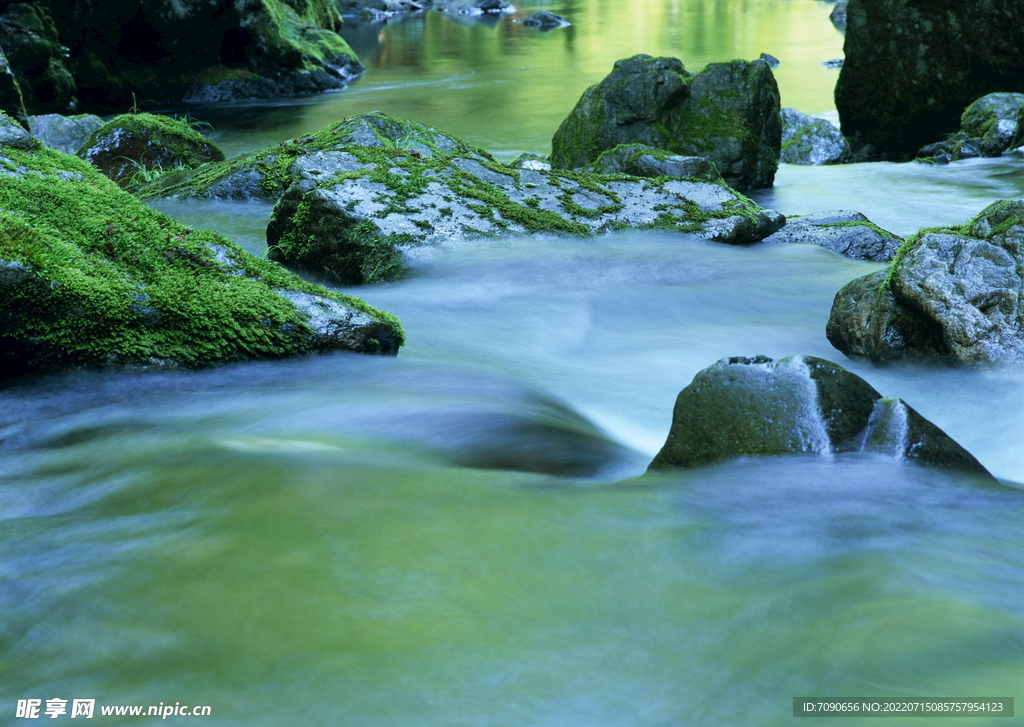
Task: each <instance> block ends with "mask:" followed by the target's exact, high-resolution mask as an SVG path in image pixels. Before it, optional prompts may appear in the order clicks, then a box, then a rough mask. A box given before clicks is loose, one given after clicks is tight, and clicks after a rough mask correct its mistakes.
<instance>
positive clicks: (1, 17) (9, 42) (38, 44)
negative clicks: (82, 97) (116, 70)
mask: <svg viewBox="0 0 1024 727" xmlns="http://www.w3.org/2000/svg"><path fill="white" fill-rule="evenodd" d="M0 6H2V4H0ZM0 48H3V53H4V54H5V55H6V56H7V61H8V62H9V63H10V67H11V69H12V70H13V72H14V74H15V77H16V78H17V81H18V85H19V87H20V89H21V95H22V99H23V101H24V104H25V107H26V108H27V109H30V110H31V112H32V113H37V114H38V113H68V112H72V113H73V112H74V111H75V109H76V107H77V104H78V100H77V99H76V98H75V81H74V79H73V78H72V76H71V73H70V72H69V71H68V69H67V67H66V65H65V59H66V58H67V55H68V49H67V48H65V47H64V46H63V45H62V44H61V41H60V38H58V36H57V28H56V26H55V25H54V22H53V20H52V19H51V18H50V15H49V14H48V13H47V11H46V8H45V4H44V3H18V2H16V3H10V4H7V5H6V7H4V8H3V10H2V12H0Z"/></svg>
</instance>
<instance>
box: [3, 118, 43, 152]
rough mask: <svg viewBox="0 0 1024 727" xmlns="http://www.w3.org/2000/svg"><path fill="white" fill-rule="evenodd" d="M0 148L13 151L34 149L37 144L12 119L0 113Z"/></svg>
mask: <svg viewBox="0 0 1024 727" xmlns="http://www.w3.org/2000/svg"><path fill="white" fill-rule="evenodd" d="M0 146H9V147H12V148H14V149H34V148H36V147H37V146H39V142H38V141H36V139H35V138H34V137H33V136H32V135H31V134H30V133H28V132H27V131H25V129H23V128H22V126H21V124H19V123H18V122H17V121H15V120H14V119H13V118H11V117H10V116H8V115H7V114H5V113H4V112H3V111H0Z"/></svg>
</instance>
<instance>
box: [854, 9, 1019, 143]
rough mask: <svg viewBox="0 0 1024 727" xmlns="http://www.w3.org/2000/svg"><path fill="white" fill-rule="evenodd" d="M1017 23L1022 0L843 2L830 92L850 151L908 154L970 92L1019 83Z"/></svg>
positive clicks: (953, 126)
mask: <svg viewBox="0 0 1024 727" xmlns="http://www.w3.org/2000/svg"><path fill="white" fill-rule="evenodd" d="M1021 27H1024V3H1020V2H993V1H992V0H929V1H928V2H921V1H920V0H854V2H851V3H850V4H849V7H848V9H847V20H846V41H845V44H844V46H843V50H844V53H845V57H846V62H845V63H844V65H843V67H842V70H841V72H840V74H839V80H838V82H837V84H836V91H835V100H836V109H837V110H838V111H839V118H840V121H841V122H842V131H843V135H844V136H846V137H847V138H848V139H850V141H851V144H852V145H853V146H854V147H855V149H854V151H855V153H860V154H861V155H863V156H865V157H868V158H874V159H889V160H890V161H904V160H908V159H911V158H913V157H914V155H915V154H916V152H917V151H918V150H919V149H920V148H921V147H922V146H924V145H925V144H929V143H931V142H934V141H935V140H937V139H942V138H943V137H944V136H945V135H946V134H950V133H953V132H955V131H956V130H957V128H958V127H959V125H960V117H961V114H962V113H963V110H964V108H965V107H967V105H968V104H970V103H971V102H973V101H974V100H975V99H978V98H980V97H982V96H984V95H986V94H989V93H994V92H1018V93H1020V92H1024V73H1021V68H1024V43H1022V42H1021V33H1020V28H1021ZM862 147H863V149H862Z"/></svg>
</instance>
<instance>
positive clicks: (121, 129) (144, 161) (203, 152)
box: [78, 114, 224, 187]
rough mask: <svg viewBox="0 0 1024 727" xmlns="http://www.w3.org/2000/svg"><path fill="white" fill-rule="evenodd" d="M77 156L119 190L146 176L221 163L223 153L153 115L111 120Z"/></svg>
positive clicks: (187, 130)
mask: <svg viewBox="0 0 1024 727" xmlns="http://www.w3.org/2000/svg"><path fill="white" fill-rule="evenodd" d="M78 156H80V157H81V158H82V159H85V160H86V161H87V162H89V163H90V164H92V165H93V166H94V167H96V168H97V169H99V170H100V171H101V172H103V174H105V175H106V176H107V177H109V178H110V179H113V180H114V181H115V182H117V183H118V184H120V185H121V186H122V187H127V186H130V185H132V184H136V183H139V182H140V181H141V180H144V179H145V178H146V176H147V173H152V172H158V173H159V172H163V171H167V170H171V169H180V168H185V169H192V168H195V167H199V166H202V165H203V164H209V163H210V162H218V161H223V160H224V152H222V151H221V150H220V149H219V148H218V147H217V146H216V145H214V144H213V143H211V142H210V141H209V140H207V139H206V137H204V136H203V135H202V134H200V133H199V132H198V131H195V130H194V129H193V128H192V127H190V126H189V125H188V124H186V123H185V122H184V121H181V120H179V119H174V118H171V117H169V116H157V115H156V114H122V115H120V116H117V117H115V118H114V119H112V120H110V121H108V122H107V123H106V124H104V125H103V126H101V127H100V128H98V129H96V130H95V131H93V132H92V134H91V135H90V136H89V138H88V139H87V140H86V141H85V143H84V144H83V145H82V147H81V149H79V151H78Z"/></svg>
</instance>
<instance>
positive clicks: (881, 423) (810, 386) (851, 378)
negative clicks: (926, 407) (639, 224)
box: [649, 356, 992, 478]
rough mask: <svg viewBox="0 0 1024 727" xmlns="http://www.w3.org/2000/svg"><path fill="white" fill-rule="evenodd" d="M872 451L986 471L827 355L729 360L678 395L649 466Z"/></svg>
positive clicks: (978, 472) (920, 419)
mask: <svg viewBox="0 0 1024 727" xmlns="http://www.w3.org/2000/svg"><path fill="white" fill-rule="evenodd" d="M837 452H873V453H877V454H882V455H888V456H891V457H896V458H898V459H907V460H910V461H913V462H916V463H919V464H924V465H931V466H935V467H945V468H949V469H956V470H961V471H965V472H970V473H973V474H976V475H980V476H982V477H985V478H991V477H992V476H991V475H990V474H989V473H988V472H987V471H986V470H985V468H984V467H982V466H981V464H980V463H979V462H978V460H976V459H975V458H974V457H973V456H972V455H971V454H970V453H969V452H967V451H966V450H965V449H963V447H961V446H960V445H959V444H957V443H956V442H954V441H953V440H952V439H951V438H950V437H949V436H948V435H946V434H945V433H944V432H943V431H942V430H941V429H939V428H938V427H936V426H935V425H934V424H932V423H931V422H929V421H928V420H927V419H925V418H924V417H922V416H921V415H920V414H918V413H917V412H916V411H914V410H913V409H912V408H910V407H909V406H907V405H906V404H905V403H904V402H903V401H902V400H901V399H886V398H883V397H882V395H881V394H879V393H878V392H877V391H875V389H874V388H872V387H871V385H870V384H868V383H867V382H866V381H864V379H862V378H860V377H859V376H857V375H855V374H852V373H850V372H849V371H847V370H846V369H844V368H842V367H840V366H837V365H836V364H834V363H832V362H831V361H826V360H824V359H820V358H815V357H813V356H790V357H788V358H784V359H780V360H778V361H773V360H772V359H770V358H768V357H766V356H757V357H754V358H742V357H737V358H728V359H722V360H721V361H719V362H718V363H716V364H714V365H712V366H710V367H708V368H706V369H704V370H703V371H701V372H700V373H698V374H697V375H696V376H695V377H694V379H693V382H692V383H691V384H690V385H689V386H687V387H686V388H685V389H683V390H682V391H681V392H680V393H679V397H678V398H677V399H676V405H675V409H674V411H673V413H672V427H671V429H670V430H669V434H668V438H667V440H666V441H665V445H664V446H663V447H662V449H661V451H660V452H659V453H658V455H657V456H656V457H655V458H654V461H653V462H651V465H650V467H649V471H654V470H662V469H671V468H685V467H700V466H702V465H708V464H713V463H715V462H720V461H723V460H726V459H731V458H734V457H741V456H745V455H757V456H766V455H781V454H819V455H827V454H833V453H837Z"/></svg>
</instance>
